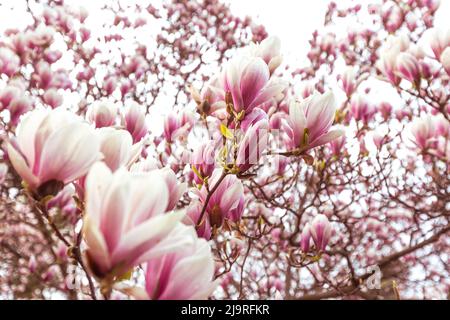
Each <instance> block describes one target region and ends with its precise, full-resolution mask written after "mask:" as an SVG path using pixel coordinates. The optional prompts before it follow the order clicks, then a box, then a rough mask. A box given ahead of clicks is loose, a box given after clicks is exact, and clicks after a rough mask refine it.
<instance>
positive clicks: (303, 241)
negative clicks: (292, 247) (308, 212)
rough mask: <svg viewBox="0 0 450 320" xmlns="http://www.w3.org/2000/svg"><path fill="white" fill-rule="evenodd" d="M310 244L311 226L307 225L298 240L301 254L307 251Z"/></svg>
mask: <svg viewBox="0 0 450 320" xmlns="http://www.w3.org/2000/svg"><path fill="white" fill-rule="evenodd" d="M310 243H311V226H310V225H309V223H307V224H306V225H305V226H304V227H303V230H302V234H301V238H300V249H302V251H303V252H305V253H306V252H308V251H309V246H310Z"/></svg>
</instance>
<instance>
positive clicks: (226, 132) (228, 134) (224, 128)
mask: <svg viewBox="0 0 450 320" xmlns="http://www.w3.org/2000/svg"><path fill="white" fill-rule="evenodd" d="M220 132H221V133H222V135H223V136H224V137H225V138H227V139H230V140H231V139H233V137H234V135H233V133H232V132H231V131H230V129H228V128H227V126H225V125H224V124H223V123H221V124H220Z"/></svg>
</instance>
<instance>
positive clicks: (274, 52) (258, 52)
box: [243, 37, 283, 73]
mask: <svg viewBox="0 0 450 320" xmlns="http://www.w3.org/2000/svg"><path fill="white" fill-rule="evenodd" d="M280 48H281V41H280V39H279V38H278V37H268V38H266V39H264V40H263V41H261V42H260V43H251V44H250V45H248V46H247V47H246V48H245V49H244V50H243V54H246V55H250V56H253V57H259V58H261V59H263V60H264V62H265V63H266V64H267V66H268V67H269V71H270V73H273V72H274V71H275V69H276V68H278V66H279V65H280V64H281V62H282V61H283V59H282V57H281V54H280Z"/></svg>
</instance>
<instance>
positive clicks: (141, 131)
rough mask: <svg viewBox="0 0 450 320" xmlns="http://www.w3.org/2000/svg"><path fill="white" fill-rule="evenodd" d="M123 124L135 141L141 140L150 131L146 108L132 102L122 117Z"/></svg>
mask: <svg viewBox="0 0 450 320" xmlns="http://www.w3.org/2000/svg"><path fill="white" fill-rule="evenodd" d="M122 124H123V126H124V127H125V128H126V130H128V132H130V133H131V135H132V136H133V142H134V143H136V142H139V141H141V140H142V138H143V137H145V135H146V134H147V132H148V128H147V124H146V123H145V110H144V109H143V108H142V107H141V106H140V105H139V104H137V103H135V102H131V103H130V104H129V105H128V106H127V108H126V110H125V113H124V115H123V117H122Z"/></svg>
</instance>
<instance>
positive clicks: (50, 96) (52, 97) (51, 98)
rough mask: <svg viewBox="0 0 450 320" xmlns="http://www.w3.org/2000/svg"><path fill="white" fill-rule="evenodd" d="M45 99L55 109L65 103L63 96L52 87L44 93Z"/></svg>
mask: <svg viewBox="0 0 450 320" xmlns="http://www.w3.org/2000/svg"><path fill="white" fill-rule="evenodd" d="M43 100H44V102H45V103H46V104H48V105H49V106H50V107H51V108H52V109H55V108H56V107H59V106H60V105H61V104H62V103H63V96H62V95H61V94H59V93H58V90H57V89H55V88H51V89H49V90H47V91H46V92H45V93H44V96H43Z"/></svg>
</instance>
